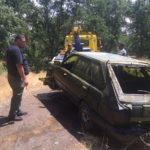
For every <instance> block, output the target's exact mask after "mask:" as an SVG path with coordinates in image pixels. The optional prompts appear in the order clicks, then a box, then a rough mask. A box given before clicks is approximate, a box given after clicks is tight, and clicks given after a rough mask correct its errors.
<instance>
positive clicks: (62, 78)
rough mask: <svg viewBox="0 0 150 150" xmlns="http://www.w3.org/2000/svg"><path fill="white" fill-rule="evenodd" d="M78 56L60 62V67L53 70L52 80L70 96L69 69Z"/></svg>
mask: <svg viewBox="0 0 150 150" xmlns="http://www.w3.org/2000/svg"><path fill="white" fill-rule="evenodd" d="M77 60H78V56H77V55H71V56H70V57H68V58H67V59H65V61H63V62H62V65H61V66H56V68H55V70H54V78H55V81H56V82H57V84H58V85H59V86H60V87H61V88H62V89H63V90H65V91H66V92H67V93H69V94H70V88H69V85H68V84H70V83H71V82H72V81H70V80H71V78H70V76H72V75H71V72H70V70H71V68H72V67H73V66H74V64H75V63H76V62H77Z"/></svg>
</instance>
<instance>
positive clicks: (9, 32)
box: [0, 2, 27, 58]
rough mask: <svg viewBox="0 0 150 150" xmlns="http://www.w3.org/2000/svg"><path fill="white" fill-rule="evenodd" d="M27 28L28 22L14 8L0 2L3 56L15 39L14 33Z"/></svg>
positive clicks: (0, 50)
mask: <svg viewBox="0 0 150 150" xmlns="http://www.w3.org/2000/svg"><path fill="white" fill-rule="evenodd" d="M22 30H27V28H26V23H25V22H24V21H23V20H22V19H19V18H18V17H16V14H15V12H14V11H13V9H12V8H10V7H8V6H5V5H4V4H3V3H2V2H0V57H1V58H2V57H3V56H4V53H5V51H4V50H5V49H6V47H7V46H8V44H9V43H10V42H11V40H12V39H13V36H14V34H16V33H20V32H21V31H22Z"/></svg>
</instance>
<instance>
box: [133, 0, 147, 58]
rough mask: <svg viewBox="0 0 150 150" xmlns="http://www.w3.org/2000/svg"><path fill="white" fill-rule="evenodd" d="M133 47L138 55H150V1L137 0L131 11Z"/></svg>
mask: <svg viewBox="0 0 150 150" xmlns="http://www.w3.org/2000/svg"><path fill="white" fill-rule="evenodd" d="M130 18H131V21H132V23H131V26H130V30H131V34H130V41H131V49H132V51H133V53H134V54H137V55H138V56H149V57H150V49H149V48H150V42H149V41H150V1H148V0H137V1H136V2H135V4H133V5H132V11H131V15H130Z"/></svg>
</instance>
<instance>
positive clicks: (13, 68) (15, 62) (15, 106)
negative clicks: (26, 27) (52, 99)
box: [7, 35, 29, 121]
mask: <svg viewBox="0 0 150 150" xmlns="http://www.w3.org/2000/svg"><path fill="white" fill-rule="evenodd" d="M25 43H26V39H25V36H24V35H17V36H16V38H15V43H14V45H11V46H9V48H8V50H7V70H8V82H9V84H10V86H11V88H12V91H13V96H12V98H11V106H10V111H9V115H8V119H9V120H10V121H21V120H22V118H21V116H22V115H26V114H27V113H26V112H22V111H21V110H20V105H21V100H22V94H23V90H24V87H25V86H28V79H27V75H28V74H29V69H28V64H27V61H26V60H25V58H24V55H23V53H22V52H21V50H20V48H23V47H24V46H25Z"/></svg>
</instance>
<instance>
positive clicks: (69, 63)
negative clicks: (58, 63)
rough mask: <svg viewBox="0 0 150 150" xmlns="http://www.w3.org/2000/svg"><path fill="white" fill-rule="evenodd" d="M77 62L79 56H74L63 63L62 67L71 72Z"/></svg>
mask: <svg viewBox="0 0 150 150" xmlns="http://www.w3.org/2000/svg"><path fill="white" fill-rule="evenodd" d="M77 61H78V56H76V55H73V56H71V57H69V58H68V59H66V60H65V61H64V62H63V64H62V67H64V68H66V69H67V70H71V68H72V67H73V66H74V65H75V64H76V62H77Z"/></svg>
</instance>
